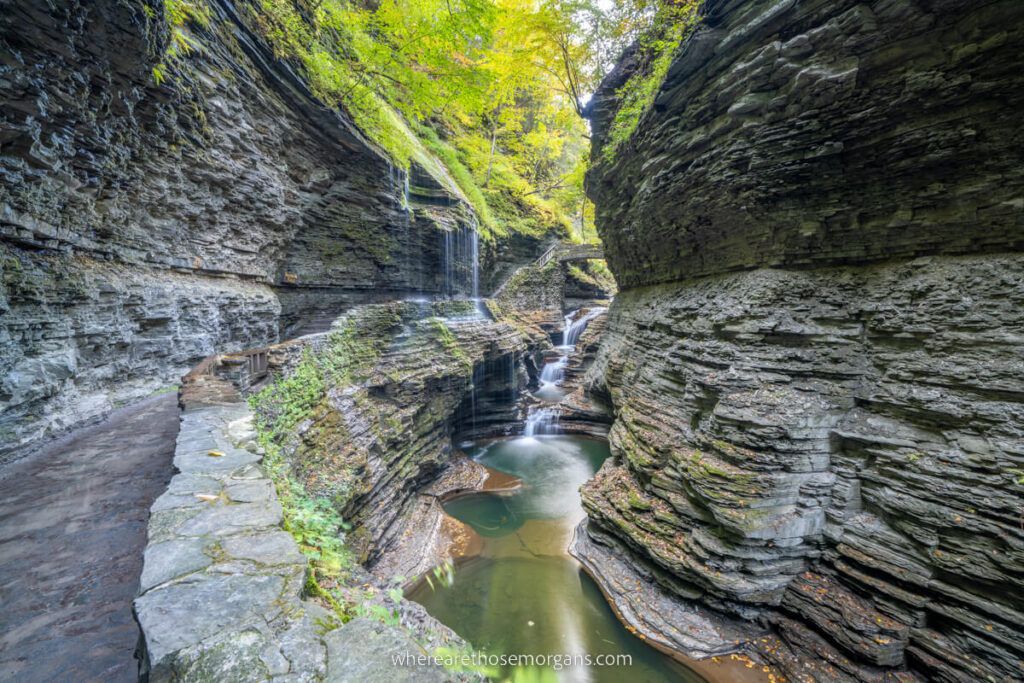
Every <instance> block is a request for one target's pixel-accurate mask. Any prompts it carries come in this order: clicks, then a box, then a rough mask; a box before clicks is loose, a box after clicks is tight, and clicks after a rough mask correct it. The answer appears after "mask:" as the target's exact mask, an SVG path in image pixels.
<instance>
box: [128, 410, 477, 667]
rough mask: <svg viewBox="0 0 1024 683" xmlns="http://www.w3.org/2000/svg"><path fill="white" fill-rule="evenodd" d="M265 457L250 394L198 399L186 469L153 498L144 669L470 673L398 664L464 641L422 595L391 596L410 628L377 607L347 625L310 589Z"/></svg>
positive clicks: (184, 443) (186, 415)
mask: <svg viewBox="0 0 1024 683" xmlns="http://www.w3.org/2000/svg"><path fill="white" fill-rule="evenodd" d="M219 396H220V398H222V399H223V394H219ZM236 400H237V399H236ZM261 460H262V453H261V449H260V448H259V447H258V446H257V445H256V441H255V432H254V431H253V429H252V415H251V413H250V412H249V409H248V406H247V405H246V404H245V403H243V402H241V401H237V402H234V403H222V404H220V405H209V404H206V403H202V402H195V403H192V404H190V405H187V406H186V408H185V410H184V411H183V413H182V416H181V431H180V433H179V435H178V441H177V448H176V452H175V457H174V466H175V468H176V469H177V471H178V473H177V474H176V475H175V476H174V478H173V479H172V480H171V482H170V485H169V486H168V489H167V491H166V492H165V493H164V494H163V495H162V496H161V497H160V498H158V499H157V501H156V502H155V503H154V504H153V507H152V516H151V518H150V523H149V543H148V545H147V548H146V552H145V564H144V568H143V571H142V578H141V586H140V592H139V596H138V597H137V598H136V600H135V603H134V610H135V615H136V619H137V620H138V623H139V627H140V630H141V638H140V643H139V652H138V656H139V658H140V660H141V667H140V673H141V675H142V677H143V679H144V680H146V679H148V680H150V681H193V680H219V681H247V682H248V681H269V680H273V681H350V680H357V679H358V680H360V681H362V682H364V683H365V681H368V680H387V681H398V680H417V681H420V680H427V681H435V680H436V681H441V680H458V677H457V676H454V675H453V674H450V673H448V672H447V671H445V670H444V669H441V668H439V667H418V668H417V667H401V668H397V667H395V666H394V665H393V664H392V655H398V654H411V655H422V654H425V653H427V652H428V650H430V649H432V648H434V647H437V646H440V645H460V644H461V641H459V640H458V638H457V636H455V635H454V633H452V632H451V631H449V630H448V629H447V628H445V627H444V626H442V625H440V624H438V623H437V622H434V621H433V620H432V619H431V618H430V617H429V616H427V615H426V613H425V612H424V611H423V609H422V608H421V607H420V606H419V605H416V604H414V603H408V602H406V601H402V602H401V603H400V604H398V605H391V606H392V607H394V608H395V609H397V611H398V613H399V614H400V619H401V624H402V627H397V626H393V625H385V624H383V623H380V622H378V621H375V620H373V619H370V618H367V617H359V618H356V619H353V620H352V621H349V622H348V623H347V624H345V625H344V626H342V625H341V623H340V621H339V620H338V618H337V616H336V615H335V614H334V613H333V612H332V611H330V610H327V609H325V608H324V607H321V606H320V605H318V604H316V603H314V602H311V601H308V600H304V599H303V598H302V591H303V586H304V583H305V579H306V559H305V557H304V556H303V555H302V553H301V552H300V551H299V548H298V546H297V545H296V542H295V540H294V539H293V537H292V536H291V534H289V533H288V532H286V531H284V530H283V528H282V526H281V524H282V509H281V505H280V503H279V502H278V500H277V495H276V493H275V491H274V486H273V483H272V482H271V480H270V479H269V478H268V477H267V474H266V472H265V471H264V470H263V468H262V467H261V465H260V463H261ZM366 578H367V580H368V581H369V580H370V579H369V577H366ZM384 593H385V591H383V590H381V591H379V596H380V599H381V600H384V599H385V598H384Z"/></svg>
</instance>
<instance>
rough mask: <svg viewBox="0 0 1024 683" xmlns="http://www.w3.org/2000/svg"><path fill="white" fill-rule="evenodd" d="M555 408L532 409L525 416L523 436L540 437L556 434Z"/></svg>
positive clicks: (556, 418) (556, 410)
mask: <svg viewBox="0 0 1024 683" xmlns="http://www.w3.org/2000/svg"><path fill="white" fill-rule="evenodd" d="M558 433H559V431H558V409H557V408H532V409H531V410H530V414H529V415H527V416H526V428H525V429H524V431H523V436H542V435H545V434H558Z"/></svg>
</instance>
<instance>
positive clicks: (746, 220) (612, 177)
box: [589, 0, 1024, 287]
mask: <svg viewBox="0 0 1024 683" xmlns="http://www.w3.org/2000/svg"><path fill="white" fill-rule="evenodd" d="M705 5H706V14H707V20H706V22H705V26H704V27H702V28H701V29H699V30H698V31H697V33H696V34H695V35H694V37H693V38H692V39H691V40H689V41H688V42H687V43H686V44H685V45H684V47H683V49H682V50H681V52H680V53H679V55H678V56H677V59H676V60H675V62H674V63H673V65H672V67H671V68H670V70H669V73H668V77H667V80H666V83H665V86H664V87H663V88H662V90H661V92H660V94H659V95H658V97H657V100H656V102H655V105H654V111H652V112H650V113H648V115H647V116H645V117H644V119H643V121H642V122H641V124H640V127H639V131H638V133H637V135H636V136H635V137H634V139H633V140H631V141H630V142H629V143H628V144H627V145H626V149H624V150H620V152H619V154H618V155H617V158H616V161H615V162H614V163H611V164H607V163H605V164H600V165H598V166H597V168H596V169H595V170H594V171H593V173H592V174H591V179H590V180H591V182H590V185H589V187H590V192H591V195H592V197H593V198H594V200H595V202H596V204H597V225H598V227H599V229H601V228H603V233H602V238H603V240H604V243H605V248H606V250H607V252H608V259H609V264H610V265H611V267H612V271H613V272H614V273H615V277H616V279H617V280H618V283H619V285H620V286H622V287H634V286H638V285H643V284H651V283H656V282H668V281H672V280H678V279H682V278H688V277H695V276H700V275H706V274H711V273H717V272H722V271H726V270H741V269H747V268H752V267H759V266H816V265H817V266H821V265H828V264H831V263H836V262H847V263H849V262H860V261H868V260H878V259H886V258H895V257H907V256H918V255H923V254H939V253H974V252H978V251H1000V250H1003V249H1006V248H1008V247H1011V246H1012V247H1014V248H1017V249H1020V248H1021V247H1024V219H1022V209H1024V206H1022V204H1021V195H1022V193H1024V170H1022V167H1021V165H1020V163H1019V158H1018V156H1017V155H1015V154H1013V153H1008V152H1007V146H1008V145H1009V146H1012V143H1010V141H1011V140H1014V139H1018V138H1019V133H1018V131H1019V128H1020V114H1019V112H1020V110H1021V108H1022V107H1024V74H1022V72H1021V70H1020V69H1019V68H1018V67H1019V55H1020V53H1021V49H1022V46H1024V35H1022V34H1024V29H1022V25H1024V7H1022V6H1021V5H1020V3H1015V2H986V3H971V2H960V1H943V2H911V1H909V0H897V1H893V2H867V3H865V2H856V1H855V0H840V1H837V2H827V3H824V2H821V3H798V2H793V1H791V0H785V1H780V2H769V1H767V0H757V1H751V0H712V1H709V2H707V3H705ZM627 62H628V59H627ZM628 66H629V64H625V65H624V69H625V70H627V71H628V68H626V67H628ZM617 74H618V72H615V73H613V74H612V77H610V79H609V82H608V83H606V84H605V87H604V88H602V89H601V90H600V91H599V92H598V93H597V96H596V99H595V103H594V104H593V105H592V110H593V113H594V119H593V123H594V125H595V126H596V127H597V130H596V131H595V140H596V141H600V140H601V139H602V137H603V134H604V130H603V128H602V126H606V125H608V121H609V120H610V118H611V117H610V114H609V112H608V109H609V108H610V106H611V103H609V99H611V98H613V97H614V92H615V88H616V86H617V81H616V76H617ZM911 197H912V198H913V201H908V198H911ZM627 226H637V227H636V228H634V229H627ZM982 227H983V228H984V229H981V228H982Z"/></svg>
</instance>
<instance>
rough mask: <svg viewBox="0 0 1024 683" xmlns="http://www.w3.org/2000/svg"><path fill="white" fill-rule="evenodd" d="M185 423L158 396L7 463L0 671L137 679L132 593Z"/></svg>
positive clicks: (2, 476)
mask: <svg viewBox="0 0 1024 683" xmlns="http://www.w3.org/2000/svg"><path fill="white" fill-rule="evenodd" d="M177 431H178V409H177V404H176V401H175V397H174V396H172V395H166V396H160V397H158V398H154V399H149V400H146V401H143V402H141V403H139V404H136V405H134V406H130V407H128V408H125V409H123V410H122V411H120V412H118V413H115V414H114V416H113V417H111V419H109V420H108V421H106V422H103V423H101V424H99V425H97V426H95V427H93V428H90V429H87V430H84V431H82V432H79V433H76V434H74V435H72V436H71V438H69V439H65V440H63V441H61V442H59V443H57V444H54V445H52V446H51V447H48V448H46V449H44V450H42V451H40V452H38V453H36V454H35V455H32V456H29V457H28V458H25V459H23V460H21V461H19V462H17V463H15V464H14V465H11V466H9V467H7V468H5V469H4V470H0V604H2V605H3V608H2V609H0V634H2V635H0V680H4V681H15V680H16V681H20V682H23V683H29V682H32V681H47V682H49V681H93V680H102V681H108V682H116V681H134V680H137V668H138V665H137V662H136V661H135V659H134V658H133V656H132V655H133V652H134V650H135V645H136V643H137V641H138V636H139V631H138V627H137V626H136V624H135V621H134V620H133V619H132V613H131V601H132V598H133V597H134V595H135V593H136V591H137V590H138V585H139V572H140V571H141V569H142V551H143V547H144V546H145V543H146V519H147V517H148V516H149V506H150V505H151V504H152V502H153V499H154V498H156V497H157V496H158V495H159V494H160V493H161V492H162V491H163V490H164V488H165V487H166V485H167V482H168V480H169V479H170V477H171V473H172V467H171V458H172V456H173V454H174V438H175V434H176V433H177Z"/></svg>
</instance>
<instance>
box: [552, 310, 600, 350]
mask: <svg viewBox="0 0 1024 683" xmlns="http://www.w3.org/2000/svg"><path fill="white" fill-rule="evenodd" d="M604 311H605V309H604V308H601V307H596V308H591V309H590V310H589V311H587V313H586V315H584V316H583V317H581V318H580V319H579V320H574V321H573V320H572V318H573V316H574V315H575V314H576V313H577V312H578V311H574V312H573V313H570V314H569V315H567V316H565V327H564V328H563V329H562V346H567V347H569V348H570V349H574V348H575V347H576V342H578V341H579V339H580V335H581V334H583V330H585V329H587V325H588V324H589V323H590V321H591V320H593V319H594V318H596V317H597V316H599V315H601V314H602V313H604ZM570 321H571V322H570Z"/></svg>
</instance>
